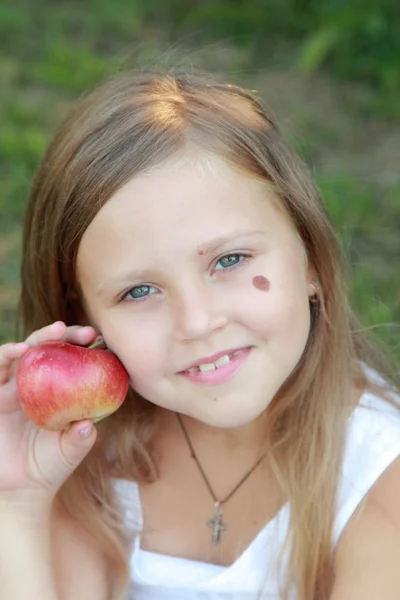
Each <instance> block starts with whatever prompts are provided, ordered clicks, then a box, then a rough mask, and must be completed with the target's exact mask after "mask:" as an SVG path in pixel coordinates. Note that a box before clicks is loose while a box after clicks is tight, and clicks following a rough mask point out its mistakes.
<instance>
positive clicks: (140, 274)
mask: <svg viewBox="0 0 400 600" xmlns="http://www.w3.org/2000/svg"><path fill="white" fill-rule="evenodd" d="M265 235H266V232H265V231H262V230H261V229H239V230H237V231H233V232H231V233H230V234H228V235H224V236H220V237H217V238H215V239H214V240H211V241H210V242H207V243H205V244H200V245H199V246H197V253H198V254H199V255H200V256H207V255H209V254H211V253H213V252H215V251H216V250H217V249H218V248H220V247H221V246H223V245H224V244H228V243H230V242H234V241H235V242H236V241H241V240H243V241H244V240H246V241H247V240H251V239H253V238H255V237H265ZM149 272H150V270H149V269H128V270H126V271H122V272H121V273H119V274H118V275H116V276H115V277H112V278H110V279H107V280H106V281H104V282H103V283H102V284H101V285H100V287H99V288H98V289H97V291H96V296H101V295H102V293H104V289H105V288H107V287H112V286H113V285H117V284H118V285H121V284H123V283H124V282H125V281H126V282H127V283H128V282H131V281H133V280H137V279H143V278H144V279H146V278H148V276H149Z"/></svg>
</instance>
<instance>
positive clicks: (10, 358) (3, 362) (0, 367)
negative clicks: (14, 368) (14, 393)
mask: <svg viewBox="0 0 400 600" xmlns="http://www.w3.org/2000/svg"><path fill="white" fill-rule="evenodd" d="M27 350H29V346H28V345H27V344H25V343H24V342H19V343H18V344H14V343H12V342H11V343H8V344H4V345H3V346H0V385H3V384H4V383H6V382H7V381H8V379H9V375H10V368H11V365H12V364H13V362H14V361H16V360H18V359H19V358H21V356H23V355H24V354H25V352H26V351H27Z"/></svg>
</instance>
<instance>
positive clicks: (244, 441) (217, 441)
mask: <svg viewBox="0 0 400 600" xmlns="http://www.w3.org/2000/svg"><path fill="white" fill-rule="evenodd" d="M160 411H161V414H159V418H160V422H161V423H162V426H164V425H167V426H168V427H173V428H174V429H175V428H177V429H179V431H180V428H179V423H178V419H177V415H176V413H174V412H172V411H168V410H165V409H160ZM180 417H181V421H182V423H183V426H184V428H185V430H186V432H187V434H188V436H189V438H190V441H191V442H192V444H193V445H194V447H204V446H207V447H210V448H214V449H215V451H219V452H230V453H236V452H240V453H243V451H245V452H246V453H248V454H252V455H254V458H255V459H256V458H257V457H259V456H261V454H262V453H263V452H265V420H266V414H265V411H264V413H263V414H262V415H260V417H258V418H257V419H255V420H253V421H251V422H250V423H246V424H245V425H241V426H240V427H235V428H230V429H225V428H221V427H214V426H212V425H208V424H206V423H203V422H201V421H198V420H196V419H193V418H192V417H188V416H187V415H180ZM181 433H182V432H180V433H179V434H178V435H181Z"/></svg>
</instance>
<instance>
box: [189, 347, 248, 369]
mask: <svg viewBox="0 0 400 600" xmlns="http://www.w3.org/2000/svg"><path fill="white" fill-rule="evenodd" d="M247 348H248V346H241V347H240V346H239V347H236V348H231V349H230V350H221V352H216V353H215V354H212V355H211V356H206V357H204V358H200V359H199V360H196V361H195V362H192V363H190V365H187V366H186V367H185V368H184V369H182V371H179V373H183V372H184V371H187V370H188V369H192V368H193V367H198V366H199V365H203V364H207V363H213V362H215V361H216V360H218V359H219V358H221V356H225V355H226V354H232V353H233V352H238V351H239V350H246V349H247Z"/></svg>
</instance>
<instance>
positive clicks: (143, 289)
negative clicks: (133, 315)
mask: <svg viewBox="0 0 400 600" xmlns="http://www.w3.org/2000/svg"><path fill="white" fill-rule="evenodd" d="M155 292H157V289H156V288H155V287H153V286H152V285H137V286H136V287H133V288H131V289H130V290H128V291H127V292H125V294H124V295H123V296H122V298H121V302H123V301H126V302H140V301H141V300H145V299H146V298H147V297H148V296H151V295H152V294H154V293H155Z"/></svg>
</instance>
